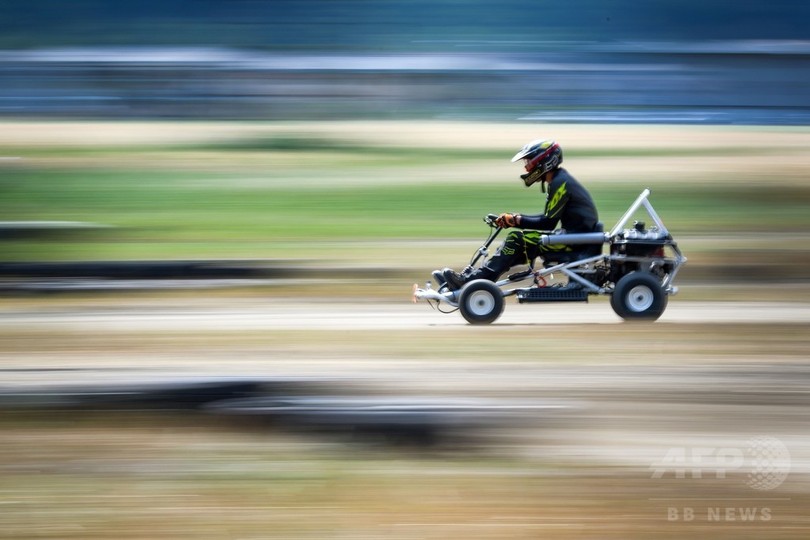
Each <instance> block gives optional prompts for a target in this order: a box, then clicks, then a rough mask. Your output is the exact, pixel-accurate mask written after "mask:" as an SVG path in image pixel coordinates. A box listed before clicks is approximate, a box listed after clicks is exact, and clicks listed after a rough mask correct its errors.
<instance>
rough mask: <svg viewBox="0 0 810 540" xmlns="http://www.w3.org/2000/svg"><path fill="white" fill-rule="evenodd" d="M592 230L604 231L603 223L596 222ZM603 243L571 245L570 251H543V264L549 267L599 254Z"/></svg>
mask: <svg viewBox="0 0 810 540" xmlns="http://www.w3.org/2000/svg"><path fill="white" fill-rule="evenodd" d="M592 232H605V224H604V223H602V222H601V221H600V222H598V223H597V224H596V226H595V227H594V229H593V231H592ZM602 247H603V244H601V243H599V244H589V245H584V246H572V248H573V249H572V250H571V251H557V252H550V253H545V254H544V255H545V257H544V258H543V266H545V267H546V268H550V267H552V266H556V265H558V264H567V263H571V262H574V261H578V260H580V259H585V258H588V257H595V256H597V255H601V253H602Z"/></svg>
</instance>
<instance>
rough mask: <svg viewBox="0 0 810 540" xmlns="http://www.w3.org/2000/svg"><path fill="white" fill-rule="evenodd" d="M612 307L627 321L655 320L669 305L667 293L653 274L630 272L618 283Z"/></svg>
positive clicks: (612, 297)
mask: <svg viewBox="0 0 810 540" xmlns="http://www.w3.org/2000/svg"><path fill="white" fill-rule="evenodd" d="M610 307H612V308H613V311H615V312H616V315H618V316H619V317H621V318H622V319H624V320H626V321H629V320H645V321H655V320H657V319H658V318H659V317H660V316H661V314H662V313H664V310H665V309H666V307H667V294H666V293H665V292H664V289H663V288H662V287H661V282H660V281H659V280H658V278H656V277H655V276H653V275H652V274H650V273H648V272H640V271H636V272H630V273H629V274H627V275H626V276H624V277H622V278H621V279H620V280H619V281H618V282H617V283H616V287H615V288H614V289H613V294H612V295H611V297H610Z"/></svg>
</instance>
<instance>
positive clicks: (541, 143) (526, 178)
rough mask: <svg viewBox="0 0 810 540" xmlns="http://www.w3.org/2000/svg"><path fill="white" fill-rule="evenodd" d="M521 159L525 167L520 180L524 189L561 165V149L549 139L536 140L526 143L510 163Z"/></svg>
mask: <svg viewBox="0 0 810 540" xmlns="http://www.w3.org/2000/svg"><path fill="white" fill-rule="evenodd" d="M519 159H522V160H523V163H524V164H525V166H526V174H521V175H520V178H521V179H522V180H523V183H524V184H526V187H529V186H531V185H532V184H534V183H535V182H537V181H539V180H542V179H543V176H544V175H545V174H546V173H547V172H548V171H553V170H554V169H556V168H557V167H559V166H560V165H561V164H562V161H563V153H562V148H560V145H559V144H557V143H556V142H554V141H552V140H551V139H537V140H534V141H531V142H530V143H527V144H526V145H525V146H524V147H523V148H521V149H520V152H518V153H517V154H515V157H513V158H512V163H514V162H515V161H517V160H519Z"/></svg>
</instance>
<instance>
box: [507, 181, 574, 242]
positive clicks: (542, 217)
mask: <svg viewBox="0 0 810 540" xmlns="http://www.w3.org/2000/svg"><path fill="white" fill-rule="evenodd" d="M570 198H571V194H570V193H568V189H567V186H566V183H565V182H563V183H561V184H560V185H559V186H556V187H555V188H553V189H550V190H549V192H548V199H546V211H545V212H543V213H542V214H536V215H534V216H524V215H521V216H520V220H519V222H518V224H517V225H518V227H520V228H521V229H532V230H538V231H550V230H553V229H554V227H556V226H557V222H558V221H559V220H560V216H561V215H562V213H563V210H564V209H565V205H566V204H568V200H569V199H570Z"/></svg>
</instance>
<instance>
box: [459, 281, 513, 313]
mask: <svg viewBox="0 0 810 540" xmlns="http://www.w3.org/2000/svg"><path fill="white" fill-rule="evenodd" d="M503 306H504V301H503V292H502V291H501V289H500V288H498V286H497V285H495V284H494V283H493V282H491V281H489V280H486V279H476V280H475V281H471V282H469V283H468V284H466V285H465V286H464V288H463V289H461V293H460V294H459V298H458V307H459V310H460V311H461V315H462V317H464V318H465V319H466V320H467V322H468V323H470V324H489V323H491V322H494V321H495V320H496V319H497V318H498V317H500V316H501V313H503Z"/></svg>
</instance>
